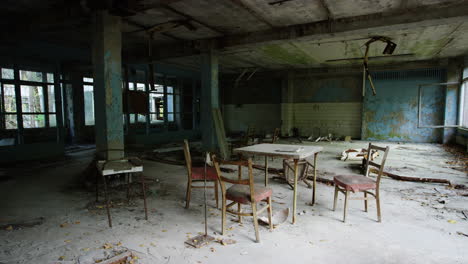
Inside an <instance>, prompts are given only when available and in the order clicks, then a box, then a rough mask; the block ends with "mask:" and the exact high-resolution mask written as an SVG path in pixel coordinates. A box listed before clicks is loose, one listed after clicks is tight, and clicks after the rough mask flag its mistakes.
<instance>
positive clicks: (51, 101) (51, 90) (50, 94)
mask: <svg viewBox="0 0 468 264" xmlns="http://www.w3.org/2000/svg"><path fill="white" fill-rule="evenodd" d="M47 92H48V98H47V99H48V104H49V106H48V107H49V112H52V113H54V112H55V86H54V85H49V86H48V87H47Z"/></svg>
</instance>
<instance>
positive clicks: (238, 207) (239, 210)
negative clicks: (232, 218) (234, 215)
mask: <svg viewBox="0 0 468 264" xmlns="http://www.w3.org/2000/svg"><path fill="white" fill-rule="evenodd" d="M241 207H242V204H241V203H238V204H237V212H238V213H239V223H242V215H240V213H241V212H242V208H241Z"/></svg>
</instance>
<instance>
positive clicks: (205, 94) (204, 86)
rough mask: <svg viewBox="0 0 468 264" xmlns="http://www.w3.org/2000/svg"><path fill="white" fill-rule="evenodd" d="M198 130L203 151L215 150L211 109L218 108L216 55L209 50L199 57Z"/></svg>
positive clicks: (215, 142) (215, 143) (214, 133)
mask: <svg viewBox="0 0 468 264" xmlns="http://www.w3.org/2000/svg"><path fill="white" fill-rule="evenodd" d="M201 63H202V65H201V75H202V76H201V98H200V115H201V120H200V129H201V132H202V147H203V149H204V150H211V151H213V150H216V147H217V145H218V144H217V141H216V132H215V127H214V121H213V114H212V110H213V108H219V88H218V55H217V54H215V53H214V51H212V50H210V51H208V52H207V53H205V54H202V55H201Z"/></svg>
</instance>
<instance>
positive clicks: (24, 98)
mask: <svg viewBox="0 0 468 264" xmlns="http://www.w3.org/2000/svg"><path fill="white" fill-rule="evenodd" d="M21 109H22V110H23V112H24V113H43V112H44V111H45V108H44V94H43V88H42V86H29V85H21Z"/></svg>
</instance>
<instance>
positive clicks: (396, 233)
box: [0, 141, 468, 263]
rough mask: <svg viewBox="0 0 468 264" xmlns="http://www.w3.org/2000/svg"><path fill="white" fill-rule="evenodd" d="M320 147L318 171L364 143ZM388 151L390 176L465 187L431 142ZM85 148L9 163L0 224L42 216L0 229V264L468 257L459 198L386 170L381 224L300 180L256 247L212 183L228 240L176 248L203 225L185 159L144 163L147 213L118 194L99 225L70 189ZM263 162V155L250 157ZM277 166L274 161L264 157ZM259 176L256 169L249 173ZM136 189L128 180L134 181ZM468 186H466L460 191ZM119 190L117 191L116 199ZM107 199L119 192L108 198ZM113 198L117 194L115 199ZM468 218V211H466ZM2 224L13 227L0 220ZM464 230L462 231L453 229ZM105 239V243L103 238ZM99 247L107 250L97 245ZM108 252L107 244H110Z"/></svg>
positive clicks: (97, 210)
mask: <svg viewBox="0 0 468 264" xmlns="http://www.w3.org/2000/svg"><path fill="white" fill-rule="evenodd" d="M307 144H317V145H321V146H323V147H324V152H323V153H321V155H320V157H319V171H320V175H319V176H321V177H326V178H330V179H331V178H332V177H333V175H335V174H340V173H353V172H355V169H354V168H355V167H356V165H357V164H359V162H358V161H347V162H343V161H340V160H338V159H337V156H339V155H340V154H341V151H343V150H344V149H347V148H361V147H366V144H367V143H366V142H359V141H356V142H353V143H344V142H334V143H327V142H321V143H307ZM384 144H386V145H389V146H390V147H391V150H390V154H389V159H388V161H387V166H388V169H389V171H392V172H394V173H396V174H400V175H405V176H413V177H417V176H419V177H434V178H446V179H449V180H450V181H452V183H455V184H465V185H468V177H467V175H466V173H465V172H462V171H458V170H454V169H453V168H450V165H449V164H450V162H451V161H452V160H453V156H452V154H451V153H448V152H446V151H445V150H444V148H443V147H442V146H440V145H430V144H395V143H384ZM92 155H93V152H92V150H85V151H81V152H75V153H72V154H69V156H68V157H67V159H65V160H63V161H59V162H55V163H51V164H48V165H39V164H35V165H34V166H31V165H28V166H26V165H24V166H18V167H15V168H8V169H7V173H8V175H9V176H10V177H9V178H6V180H3V181H2V182H0V201H1V202H0V212H1V213H0V224H1V225H3V224H5V223H11V222H15V221H22V220H25V219H26V220H27V219H33V218H37V217H44V222H43V223H42V224H40V225H37V226H34V227H29V228H22V229H19V230H1V231H0V263H76V262H78V260H79V258H80V256H81V260H83V258H84V257H90V256H93V255H96V254H98V253H99V254H102V253H103V251H106V250H104V249H103V247H110V246H111V247H112V248H115V247H120V248H129V249H131V250H133V251H135V252H137V254H138V256H139V258H140V259H138V260H136V263H239V262H242V263H306V262H307V263H312V262H314V263H342V262H343V261H346V262H347V263H467V260H468V251H467V250H466V249H467V248H468V237H466V236H464V235H462V234H461V233H464V234H468V219H467V218H466V216H464V215H463V211H465V213H466V214H468V197H464V196H461V195H458V194H457V192H458V193H460V190H454V189H449V188H447V187H446V186H444V185H441V184H430V183H411V182H399V181H395V180H393V179H389V178H386V177H385V178H383V180H382V185H381V193H382V203H383V204H382V215H383V222H382V223H377V222H376V221H375V220H376V212H375V204H374V203H372V202H371V203H370V209H369V212H368V213H365V212H363V202H362V201H350V205H349V212H348V219H347V220H348V221H347V223H346V224H344V223H343V222H341V219H342V209H343V199H342V198H343V197H342V196H340V200H339V203H338V209H337V211H336V212H333V211H331V206H332V199H333V188H332V187H330V186H327V185H325V184H321V183H318V187H317V192H318V193H317V203H316V205H315V206H313V207H311V206H309V205H307V203H309V202H310V199H311V190H310V189H307V187H306V186H305V185H304V184H300V187H299V198H298V212H305V214H301V215H299V216H297V224H296V225H292V224H291V222H290V219H288V221H287V222H285V223H283V224H281V225H280V226H279V227H277V228H276V229H275V230H274V231H273V232H270V231H268V229H267V228H265V227H261V228H260V237H261V239H262V242H261V243H254V242H253V239H254V237H255V235H254V229H253V224H252V220H251V219H249V218H245V221H244V223H243V224H242V225H241V224H239V223H236V222H235V221H234V217H228V219H232V221H231V220H230V221H229V224H228V226H229V227H230V228H229V229H230V230H228V232H227V234H226V235H225V236H224V237H223V236H221V235H220V234H219V231H220V226H221V219H220V212H219V210H217V209H215V208H214V200H213V194H212V192H211V191H209V196H208V197H209V219H208V226H209V232H210V234H211V235H213V236H214V237H216V238H230V239H234V240H235V241H236V244H233V245H226V246H223V245H221V244H218V243H213V244H212V245H210V246H208V247H205V248H201V249H193V248H188V247H186V246H185V245H184V241H185V240H186V239H187V237H189V236H195V235H197V233H198V232H200V231H203V224H202V222H203V215H202V207H201V204H202V197H203V196H202V191H201V190H195V191H194V192H193V198H192V204H191V208H190V209H188V210H186V209H184V207H183V206H184V195H185V185H186V171H185V168H184V167H181V166H175V165H168V164H162V163H157V162H153V161H145V172H144V174H145V176H146V177H148V178H151V179H154V182H153V183H152V184H151V187H150V189H151V193H150V195H149V199H148V201H149V208H150V218H149V220H148V221H146V220H144V214H143V210H142V208H143V206H142V200H140V199H137V198H135V199H133V202H132V203H130V204H126V203H122V204H120V203H118V202H116V208H113V209H112V217H113V220H114V227H113V228H112V229H110V228H108V226H107V218H106V214H105V209H103V208H102V207H101V206H100V205H97V206H96V205H94V204H93V202H94V193H93V192H90V191H85V190H83V189H82V188H78V187H77V184H76V182H75V179H76V177H77V175H79V174H80V173H81V172H82V171H83V169H84V168H85V167H86V166H87V165H88V163H89V162H90V161H91V158H92ZM256 161H257V162H258V163H260V164H261V162H262V159H261V158H260V157H256ZM270 163H271V166H272V167H278V168H279V167H280V164H281V160H279V159H278V160H275V161H273V162H270ZM255 175H256V179H257V180H258V181H259V182H262V180H263V176H262V171H258V170H257V171H255ZM270 182H271V186H272V188H273V190H274V198H273V199H274V200H275V201H276V202H275V203H274V204H273V206H274V208H273V209H274V210H279V209H281V208H286V207H290V206H291V201H292V199H291V198H292V191H291V190H290V189H289V187H288V186H287V185H285V184H282V183H280V182H277V181H273V180H272V181H270ZM135 189H136V187H135ZM465 192H466V191H465ZM119 194H120V197H121V198H124V197H125V192H124V191H121V192H114V195H119ZM115 199H116V198H115ZM116 201H117V200H116ZM467 216H468V215H467ZM5 229H10V228H5ZM459 232H461V233H459ZM106 243H108V244H106ZM104 245H107V246H104ZM107 250H111V249H107Z"/></svg>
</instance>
